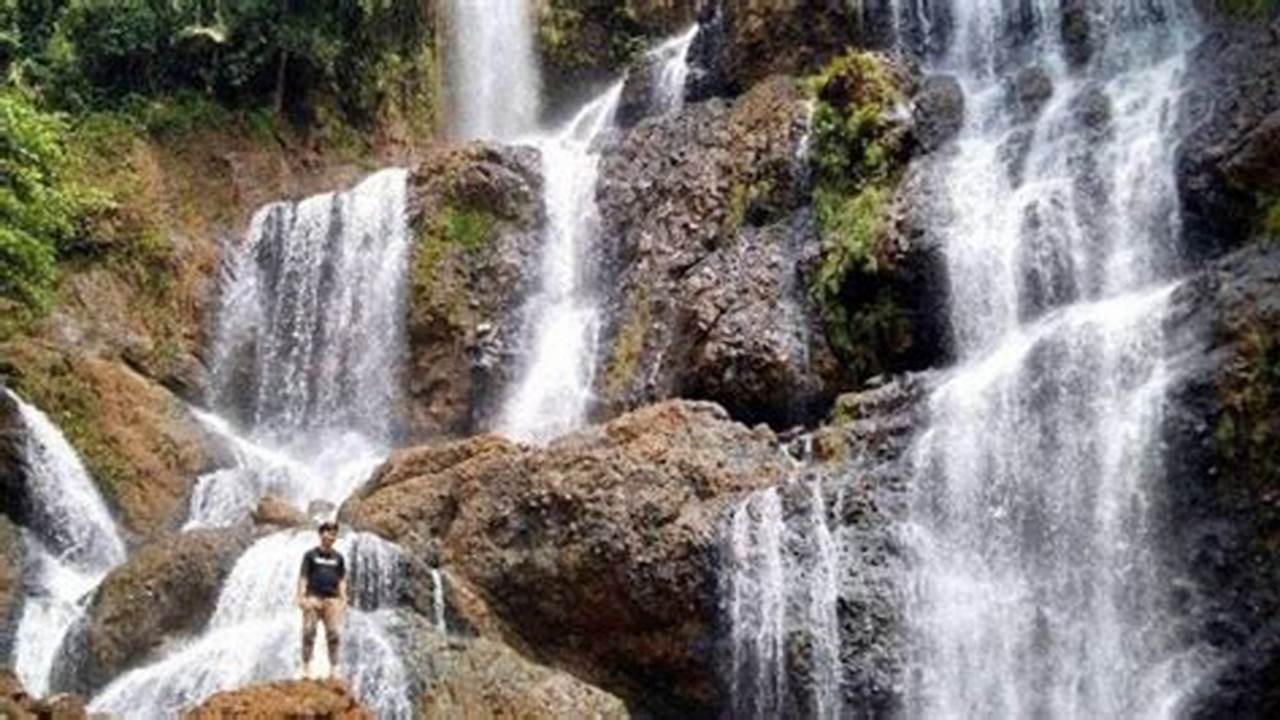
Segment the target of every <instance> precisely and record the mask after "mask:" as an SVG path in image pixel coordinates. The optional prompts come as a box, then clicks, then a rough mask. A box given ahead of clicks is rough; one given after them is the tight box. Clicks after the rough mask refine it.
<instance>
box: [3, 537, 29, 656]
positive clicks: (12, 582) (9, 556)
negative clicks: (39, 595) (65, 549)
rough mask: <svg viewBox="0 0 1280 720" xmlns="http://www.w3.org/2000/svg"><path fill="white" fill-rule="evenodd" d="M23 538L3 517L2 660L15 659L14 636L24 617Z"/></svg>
mask: <svg viewBox="0 0 1280 720" xmlns="http://www.w3.org/2000/svg"><path fill="white" fill-rule="evenodd" d="M24 555H25V553H24V552H23V544H22V535H21V534H20V533H19V531H18V528H17V526H16V525H14V524H13V523H12V522H10V521H9V519H8V518H6V517H4V516H0V657H3V658H7V657H11V656H12V653H13V644H14V640H15V639H16V638H15V637H14V634H15V633H16V632H17V630H18V621H19V619H21V617H22V599H23V598H22V568H23V557H24Z"/></svg>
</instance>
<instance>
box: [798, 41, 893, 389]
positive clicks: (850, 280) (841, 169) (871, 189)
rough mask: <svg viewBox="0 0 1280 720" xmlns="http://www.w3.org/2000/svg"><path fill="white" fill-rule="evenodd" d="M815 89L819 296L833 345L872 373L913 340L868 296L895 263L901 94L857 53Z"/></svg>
mask: <svg viewBox="0 0 1280 720" xmlns="http://www.w3.org/2000/svg"><path fill="white" fill-rule="evenodd" d="M812 88H813V91H814V93H815V95H816V97H817V99H816V106H815V108H814V116H813V150H812V153H813V166H814V173H815V187H814V207H815V210H816V213H817V217H818V222H819V224H820V226H821V230H822V243H823V247H822V263H821V266H820V268H819V270H818V273H817V275H816V277H815V279H814V285H813V293H814V295H815V297H816V298H817V300H818V302H819V305H820V306H821V309H822V314H823V319H824V321H825V322H826V326H827V334H828V337H829V338H830V339H831V342H832V345H833V346H834V347H835V348H836V350H837V351H838V352H840V353H841V354H842V355H843V356H844V357H845V359H846V360H848V361H849V362H850V363H851V364H852V365H853V369H854V372H855V374H857V375H859V376H862V377H867V376H869V375H874V374H876V373H879V372H882V371H884V370H885V369H886V365H887V360H888V358H890V357H891V356H893V355H896V354H899V353H901V352H903V351H905V349H906V347H907V346H908V345H909V344H910V335H909V329H908V324H907V321H906V319H905V318H904V316H903V313H902V311H901V309H900V308H899V304H898V303H897V302H896V301H895V299H894V298H893V297H892V296H891V295H890V294H888V293H886V292H883V291H878V290H874V289H873V290H872V291H871V292H870V293H869V294H868V293H867V292H866V290H867V289H868V288H875V286H876V283H875V282H874V276H875V275H876V274H877V273H879V272H881V271H884V270H888V269H889V267H888V266H889V265H890V264H891V263H892V260H891V258H890V256H889V254H888V253H887V252H886V250H885V248H884V238H885V236H886V231H887V226H888V217H887V214H888V205H889V200H890V198H891V197H892V195H893V190H894V188H895V187H896V185H897V183H898V180H899V178H900V175H901V172H902V169H903V165H904V155H903V148H902V144H903V143H902V132H901V127H900V126H901V123H899V122H897V121H896V120H895V119H894V117H893V112H894V108H895V106H896V105H898V104H899V103H901V102H902V100H903V94H902V91H901V89H900V84H899V82H898V81H897V80H896V79H895V78H894V76H893V74H892V71H891V70H890V68H889V67H888V65H887V63H886V62H885V60H883V59H882V58H881V57H880V56H878V55H875V54H872V53H867V52H857V51H855V52H850V53H847V54H845V55H842V56H841V57H839V58H837V59H835V60H834V61H832V62H831V64H830V65H828V66H827V68H826V69H824V70H823V71H822V72H821V73H820V74H818V75H817V76H816V77H815V78H813V80H812Z"/></svg>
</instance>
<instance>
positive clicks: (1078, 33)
mask: <svg viewBox="0 0 1280 720" xmlns="http://www.w3.org/2000/svg"><path fill="white" fill-rule="evenodd" d="M1089 20H1090V18H1089V3H1088V2H1087V1H1086V0H1063V2H1062V21H1061V25H1060V32H1061V36H1062V45H1063V49H1064V51H1065V52H1064V53H1063V54H1064V55H1066V57H1067V62H1069V63H1071V64H1072V65H1074V66H1076V67H1082V66H1084V65H1085V64H1087V63H1088V62H1089V57H1090V56H1091V55H1092V54H1093V44H1092V40H1091V37H1090V27H1089Z"/></svg>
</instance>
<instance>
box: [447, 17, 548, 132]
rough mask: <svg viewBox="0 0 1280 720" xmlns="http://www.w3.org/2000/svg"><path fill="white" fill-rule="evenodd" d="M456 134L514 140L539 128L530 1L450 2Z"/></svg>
mask: <svg viewBox="0 0 1280 720" xmlns="http://www.w3.org/2000/svg"><path fill="white" fill-rule="evenodd" d="M448 11H449V27H450V33H449V42H450V45H451V47H450V48H449V51H448V53H447V54H448V59H449V82H450V85H451V87H452V91H451V93H450V101H451V105H452V108H453V120H452V122H453V126H452V134H453V135H454V137H457V138H462V139H471V138H475V139H480V140H514V139H516V138H519V137H521V136H523V135H526V134H528V133H531V132H533V131H534V130H536V129H537V126H538V125H537V123H538V97H539V93H540V90H541V86H540V82H539V74H538V65H537V58H536V57H535V55H534V51H533V39H534V33H533V12H534V9H533V7H532V3H531V2H530V0H449V3H448Z"/></svg>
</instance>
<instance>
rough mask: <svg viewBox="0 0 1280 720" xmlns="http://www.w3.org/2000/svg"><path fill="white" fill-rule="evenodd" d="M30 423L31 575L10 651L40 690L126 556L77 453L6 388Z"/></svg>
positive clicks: (26, 453) (26, 455)
mask: <svg viewBox="0 0 1280 720" xmlns="http://www.w3.org/2000/svg"><path fill="white" fill-rule="evenodd" d="M5 392H6V393H7V394H8V395H9V397H10V398H11V399H12V400H13V402H14V403H15V404H16V405H17V407H18V412H19V414H20V416H21V418H22V423H23V425H24V426H25V427H26V433H25V435H26V437H25V443H24V446H23V451H22V452H23V461H24V463H25V465H26V469H27V479H26V482H27V487H28V488H30V491H31V493H32V503H31V505H32V513H33V514H34V517H33V518H31V521H30V522H29V525H30V529H28V530H25V531H24V532H23V539H24V543H25V545H26V550H27V555H28V557H29V558H33V560H32V561H31V562H30V566H31V570H30V571H29V572H32V573H33V574H34V582H32V583H30V584H31V585H33V586H34V588H35V589H34V592H32V593H31V594H29V595H28V596H27V597H26V599H25V602H24V606H23V611H22V617H21V618H20V619H19V621H18V628H17V632H16V642H15V644H14V649H13V659H12V663H13V667H14V671H15V672H16V673H17V675H18V677H19V679H20V680H22V683H23V685H24V686H26V688H27V690H28V691H29V692H32V693H35V694H37V695H43V694H44V693H46V692H47V691H48V689H49V673H50V671H51V669H52V667H53V662H54V659H55V656H56V655H57V652H58V648H59V646H60V645H61V644H62V638H63V637H64V636H65V635H66V633H67V630H68V629H69V628H70V627H71V626H72V625H73V624H74V623H75V621H76V620H77V619H78V618H79V617H80V616H81V615H82V614H83V613H84V610H85V603H86V602H87V601H88V596H89V593H90V592H91V591H92V590H93V588H94V587H95V586H96V585H97V584H98V582H99V581H100V580H101V579H102V577H103V576H105V575H106V574H107V572H108V571H109V570H111V568H113V567H115V566H116V565H118V564H120V563H121V562H123V561H124V558H125V548H124V542H123V541H122V540H121V539H120V535H119V533H118V531H117V530H116V525H115V521H114V520H113V519H112V517H111V513H110V512H109V511H108V510H107V506H106V504H105V503H104V502H103V500H102V496H101V495H99V493H98V489H97V487H96V486H95V485H94V483H93V480H92V479H91V478H90V477H89V473H88V472H87V471H86V470H85V468H84V465H83V463H81V462H80V458H79V456H78V455H76V452H75V450H73V449H72V447H71V445H70V444H69V443H67V441H66V438H64V437H63V436H62V433H61V432H59V431H58V428H57V427H56V426H54V424H53V423H52V422H50V421H49V418H48V417H46V416H45V414H44V413H42V412H40V411H39V410H37V409H36V408H34V407H32V406H31V405H28V404H27V403H25V402H23V400H22V399H21V398H19V397H18V396H17V395H15V394H13V393H12V392H10V391H8V390H5Z"/></svg>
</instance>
